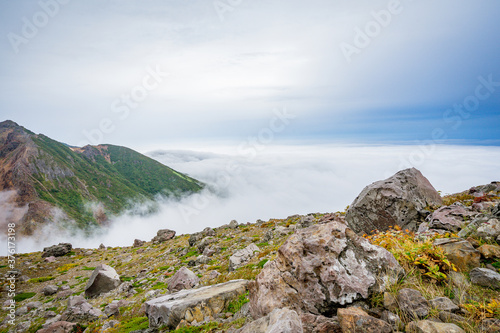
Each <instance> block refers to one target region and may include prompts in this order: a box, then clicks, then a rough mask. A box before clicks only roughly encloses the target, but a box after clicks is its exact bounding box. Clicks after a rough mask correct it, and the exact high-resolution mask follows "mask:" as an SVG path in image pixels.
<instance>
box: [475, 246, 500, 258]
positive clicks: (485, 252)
mask: <svg viewBox="0 0 500 333" xmlns="http://www.w3.org/2000/svg"><path fill="white" fill-rule="evenodd" d="M477 250H478V251H479V253H481V255H482V256H483V257H484V258H486V259H500V246H497V245H489V244H483V245H481V246H480V247H479V248H478V249H477Z"/></svg>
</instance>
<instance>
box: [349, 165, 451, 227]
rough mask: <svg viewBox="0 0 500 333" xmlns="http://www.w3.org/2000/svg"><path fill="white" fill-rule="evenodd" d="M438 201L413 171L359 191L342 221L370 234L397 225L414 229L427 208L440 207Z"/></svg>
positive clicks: (425, 180) (417, 173)
mask: <svg viewBox="0 0 500 333" xmlns="http://www.w3.org/2000/svg"><path fill="white" fill-rule="evenodd" d="M441 204H442V199H441V196H440V195H439V193H438V192H437V191H436V189H434V187H433V186H432V185H431V183H430V182H429V181H428V180H427V178H425V177H424V176H423V175H422V174H421V173H420V171H418V170H417V169H415V168H412V169H406V170H402V171H399V172H398V173H396V174H395V175H394V176H392V177H390V178H388V179H386V180H381V181H378V182H375V183H373V184H371V185H369V186H367V187H365V188H364V189H363V191H361V193H360V194H359V195H358V197H357V198H356V199H355V200H354V202H353V203H352V204H351V205H350V207H349V209H348V210H347V213H346V221H347V223H348V224H349V226H350V227H351V228H352V229H353V230H354V231H355V232H357V233H366V234H370V233H371V232H372V231H373V230H380V231H385V230H387V229H388V228H389V226H395V225H398V226H400V227H401V228H403V229H406V228H407V229H410V230H417V226H418V224H419V223H420V222H423V220H424V218H425V216H424V215H425V214H424V213H423V212H424V210H425V208H426V207H427V206H436V205H441Z"/></svg>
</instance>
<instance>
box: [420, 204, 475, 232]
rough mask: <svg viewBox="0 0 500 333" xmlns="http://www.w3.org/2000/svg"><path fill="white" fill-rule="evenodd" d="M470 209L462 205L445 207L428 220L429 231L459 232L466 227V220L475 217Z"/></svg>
mask: <svg viewBox="0 0 500 333" xmlns="http://www.w3.org/2000/svg"><path fill="white" fill-rule="evenodd" d="M475 214H476V213H473V212H471V211H470V210H469V209H467V208H466V207H464V206H463V205H460V204H453V205H451V206H444V207H441V208H439V209H437V210H436V211H434V213H432V215H430V216H429V217H428V218H427V220H428V221H429V224H428V227H429V229H442V230H447V231H451V232H457V231H459V230H460V229H461V228H462V226H463V225H464V219H465V218H466V217H470V216H473V215H475Z"/></svg>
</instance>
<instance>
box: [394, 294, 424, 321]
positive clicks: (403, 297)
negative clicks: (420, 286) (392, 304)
mask: <svg viewBox="0 0 500 333" xmlns="http://www.w3.org/2000/svg"><path fill="white" fill-rule="evenodd" d="M397 299H398V304H399V309H400V310H401V311H402V312H404V313H405V314H407V315H408V316H410V318H414V319H417V318H424V317H426V316H427V315H428V314H429V303H428V302H427V300H426V299H425V298H424V297H423V296H422V294H421V293H420V291H418V290H415V289H409V288H404V289H401V290H400V291H399V293H398V298H397Z"/></svg>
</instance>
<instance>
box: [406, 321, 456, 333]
mask: <svg viewBox="0 0 500 333" xmlns="http://www.w3.org/2000/svg"><path fill="white" fill-rule="evenodd" d="M406 331H407V332H411V333H465V331H464V330H463V329H461V328H460V327H458V326H457V325H455V324H449V323H437V322H435V321H430V320H420V321H416V322H415V321H412V322H410V323H409V324H408V325H406Z"/></svg>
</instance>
